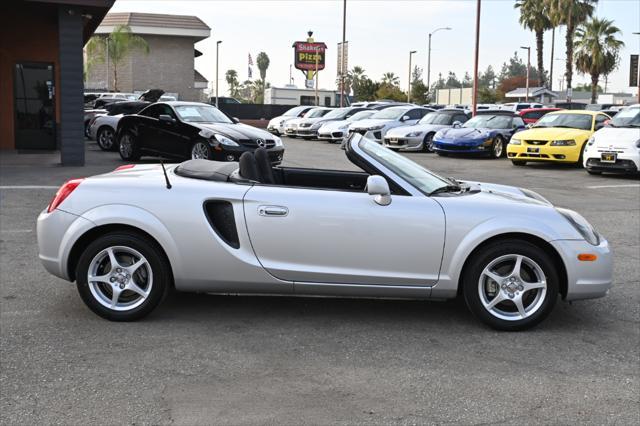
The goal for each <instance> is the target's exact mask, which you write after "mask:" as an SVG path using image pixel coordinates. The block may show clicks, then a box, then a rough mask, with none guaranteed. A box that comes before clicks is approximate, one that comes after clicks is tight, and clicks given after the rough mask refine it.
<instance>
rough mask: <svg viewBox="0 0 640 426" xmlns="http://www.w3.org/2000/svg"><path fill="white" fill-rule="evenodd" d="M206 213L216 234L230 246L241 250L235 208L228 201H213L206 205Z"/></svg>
mask: <svg viewBox="0 0 640 426" xmlns="http://www.w3.org/2000/svg"><path fill="white" fill-rule="evenodd" d="M204 212H205V214H206V216H207V219H208V220H209V224H210V225H211V227H212V228H213V230H214V232H215V233H216V234H217V235H218V236H219V237H220V238H221V239H222V240H223V241H224V242H225V243H227V244H228V245H230V246H231V247H233V248H236V249H237V248H240V240H239V239H238V230H237V229H236V220H235V217H234V215H233V206H232V205H231V203H230V202H228V201H222V200H211V201H207V202H206V203H205V204H204Z"/></svg>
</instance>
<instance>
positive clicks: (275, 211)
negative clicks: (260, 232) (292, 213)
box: [258, 206, 289, 217]
mask: <svg viewBox="0 0 640 426" xmlns="http://www.w3.org/2000/svg"><path fill="white" fill-rule="evenodd" d="M258 214H259V215H260V216H280V217H282V216H286V215H288V214H289V209H288V208H286V207H284V206H259V207H258Z"/></svg>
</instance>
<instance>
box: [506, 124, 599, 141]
mask: <svg viewBox="0 0 640 426" xmlns="http://www.w3.org/2000/svg"><path fill="white" fill-rule="evenodd" d="M591 133H592V132H591V131H590V130H580V129H564V128H558V127H548V128H537V129H535V128H534V129H529V130H524V131H522V132H518V136H517V138H518V139H525V140H542V141H548V140H562V139H581V138H587V137H589V136H590V135H591Z"/></svg>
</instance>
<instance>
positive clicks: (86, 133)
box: [84, 120, 91, 139]
mask: <svg viewBox="0 0 640 426" xmlns="http://www.w3.org/2000/svg"><path fill="white" fill-rule="evenodd" d="M90 122H91V120H87V121H85V122H84V137H85V138H87V139H91V132H90V131H89V123H90Z"/></svg>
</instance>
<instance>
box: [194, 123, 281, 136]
mask: <svg viewBox="0 0 640 426" xmlns="http://www.w3.org/2000/svg"><path fill="white" fill-rule="evenodd" d="M189 124H191V125H192V126H195V127H197V128H199V129H201V130H202V131H201V132H200V134H201V135H202V136H203V137H205V138H210V137H211V136H213V134H214V133H219V134H221V135H223V136H226V137H228V138H231V139H235V140H240V139H265V140H266V139H273V135H272V134H271V133H269V132H267V131H266V130H262V129H258V128H256V127H252V126H248V125H246V124H242V123H235V124H226V123H189Z"/></svg>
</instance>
